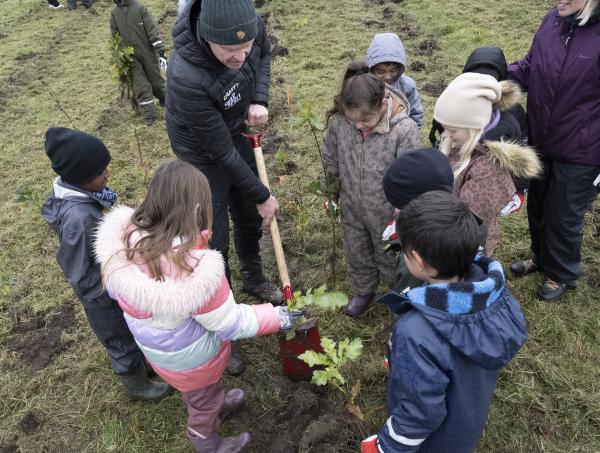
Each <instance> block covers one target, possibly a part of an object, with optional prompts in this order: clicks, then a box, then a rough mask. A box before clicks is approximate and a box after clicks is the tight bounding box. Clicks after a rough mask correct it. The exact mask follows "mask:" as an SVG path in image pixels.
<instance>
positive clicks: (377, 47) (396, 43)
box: [367, 33, 424, 128]
mask: <svg viewBox="0 0 600 453" xmlns="http://www.w3.org/2000/svg"><path fill="white" fill-rule="evenodd" d="M379 63H399V64H401V65H402V68H403V71H404V68H406V52H405V51H404V44H402V41H401V40H400V38H399V37H398V35H397V34H395V33H379V34H377V35H375V36H374V37H373V40H372V41H371V44H370V45H369V49H368V50H367V65H368V66H369V69H372V68H373V66H375V65H377V64H379ZM393 86H394V88H396V89H397V90H399V91H401V92H402V93H404V95H405V96H406V98H407V99H408V102H409V103H410V117H411V118H412V119H413V120H414V122H415V123H417V126H419V128H421V127H423V116H424V113H423V106H422V105H421V97H420V96H419V91H418V90H417V84H416V83H415V81H414V80H413V79H411V78H410V77H408V76H407V75H404V74H402V75H401V76H400V77H398V79H397V80H396V82H395V83H394V85H393Z"/></svg>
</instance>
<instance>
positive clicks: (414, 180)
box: [383, 148, 454, 209]
mask: <svg viewBox="0 0 600 453" xmlns="http://www.w3.org/2000/svg"><path fill="white" fill-rule="evenodd" d="M453 186H454V174H453V173H452V168H451V167H450V161H449V160H448V157H447V156H446V155H445V154H444V153H442V152H441V151H440V150H437V149H435V148H419V149H414V150H412V151H410V152H408V153H406V154H403V155H401V156H400V157H398V158H397V159H396V160H395V161H394V162H393V163H392V165H390V168H388V169H387V171H386V172H385V176H384V177H383V191H384V192H385V196H386V198H387V199H388V201H389V202H390V203H391V204H392V205H393V206H394V207H395V208H398V209H402V208H403V207H404V206H406V205H407V204H408V203H409V202H410V201H412V200H413V199H415V198H417V197H418V196H419V195H421V194H424V193H425V192H431V191H432V190H445V191H446V192H452V189H453Z"/></svg>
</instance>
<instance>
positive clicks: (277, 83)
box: [275, 77, 285, 86]
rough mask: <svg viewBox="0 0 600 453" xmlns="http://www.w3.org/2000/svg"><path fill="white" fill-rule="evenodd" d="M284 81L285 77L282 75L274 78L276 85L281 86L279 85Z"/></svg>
mask: <svg viewBox="0 0 600 453" xmlns="http://www.w3.org/2000/svg"><path fill="white" fill-rule="evenodd" d="M284 83H285V79H284V78H283V77H277V78H276V79H275V84H276V85H280V86H281V85H283V84H284Z"/></svg>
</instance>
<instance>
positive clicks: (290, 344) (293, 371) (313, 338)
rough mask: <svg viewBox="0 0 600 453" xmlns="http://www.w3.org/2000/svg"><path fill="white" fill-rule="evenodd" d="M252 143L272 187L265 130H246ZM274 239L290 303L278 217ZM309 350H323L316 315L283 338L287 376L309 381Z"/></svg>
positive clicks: (262, 174)
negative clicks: (265, 153)
mask: <svg viewBox="0 0 600 453" xmlns="http://www.w3.org/2000/svg"><path fill="white" fill-rule="evenodd" d="M243 135H244V136H245V137H247V138H248V139H249V140H250V142H251V143H252V148H253V150H254V159H255V160H256V168H257V169H258V177H259V179H260V181H261V182H262V183H263V184H264V185H265V186H266V187H267V189H269V190H270V187H269V178H268V176H267V167H266V166H265V158H264V156H263V152H262V147H261V138H262V135H263V132H261V131H258V132H255V133H253V134H252V133H244V134H243ZM270 228H271V238H272V240H273V249H274V250H275V259H276V261H277V268H278V270H279V278H280V279H281V285H282V287H283V296H284V299H285V302H286V304H287V303H288V302H289V301H291V300H292V297H293V293H292V285H291V283H290V277H289V274H288V268H287V264H286V261H285V255H284V253H283V246H282V244H281V235H280V234H279V224H278V223H277V219H276V218H274V219H273V221H272V222H271V225H270ZM308 350H313V351H317V352H322V351H323V349H322V347H321V335H320V334H319V328H318V327H317V319H316V318H313V319H310V320H308V321H307V322H306V323H304V324H303V325H302V326H301V327H299V328H298V329H297V331H296V335H295V336H294V337H293V338H291V339H287V338H286V335H285V334H281V335H280V337H279V356H280V357H281V361H282V362H283V368H284V370H285V373H286V375H287V376H288V377H289V378H290V379H292V380H295V381H309V380H310V379H311V377H312V373H313V368H311V367H309V366H308V365H307V364H306V363H305V362H303V361H302V360H300V359H299V358H298V356H299V355H300V354H302V353H304V352H306V351H308Z"/></svg>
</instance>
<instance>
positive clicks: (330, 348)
mask: <svg viewBox="0 0 600 453" xmlns="http://www.w3.org/2000/svg"><path fill="white" fill-rule="evenodd" d="M321 347H322V348H323V351H325V354H327V355H328V356H329V357H331V356H334V355H335V354H336V352H337V350H336V349H335V341H333V340H332V339H331V338H327V337H324V338H321Z"/></svg>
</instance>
